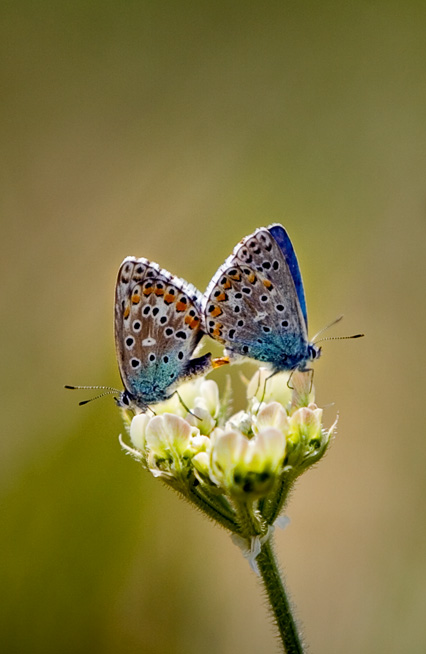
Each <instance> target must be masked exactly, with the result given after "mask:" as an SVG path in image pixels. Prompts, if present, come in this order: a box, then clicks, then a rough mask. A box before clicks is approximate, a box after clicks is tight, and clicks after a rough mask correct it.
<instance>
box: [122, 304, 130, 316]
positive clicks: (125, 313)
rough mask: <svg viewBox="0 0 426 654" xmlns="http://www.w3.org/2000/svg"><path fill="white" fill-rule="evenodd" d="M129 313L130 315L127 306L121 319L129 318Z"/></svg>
mask: <svg viewBox="0 0 426 654" xmlns="http://www.w3.org/2000/svg"><path fill="white" fill-rule="evenodd" d="M129 313H130V307H129V305H127V307H126V308H125V309H124V313H123V318H127V317H128V316H129Z"/></svg>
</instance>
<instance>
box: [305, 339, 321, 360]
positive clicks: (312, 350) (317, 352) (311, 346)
mask: <svg viewBox="0 0 426 654" xmlns="http://www.w3.org/2000/svg"><path fill="white" fill-rule="evenodd" d="M308 356H309V360H310V361H314V360H315V359H319V358H320V356H321V347H318V345H315V343H308Z"/></svg>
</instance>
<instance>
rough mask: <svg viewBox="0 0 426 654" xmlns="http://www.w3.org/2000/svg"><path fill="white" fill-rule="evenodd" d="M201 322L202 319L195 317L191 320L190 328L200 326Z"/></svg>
mask: <svg viewBox="0 0 426 654" xmlns="http://www.w3.org/2000/svg"><path fill="white" fill-rule="evenodd" d="M199 324H200V319H199V318H193V319H192V320H191V322H190V323H189V328H190V329H195V328H196V327H198V325H199Z"/></svg>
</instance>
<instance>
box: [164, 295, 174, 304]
mask: <svg viewBox="0 0 426 654" xmlns="http://www.w3.org/2000/svg"><path fill="white" fill-rule="evenodd" d="M175 300H176V298H175V296H174V295H172V294H171V293H167V295H165V296H164V302H165V303H166V304H171V303H172V302H174V301H175Z"/></svg>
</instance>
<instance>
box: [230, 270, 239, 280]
mask: <svg viewBox="0 0 426 654" xmlns="http://www.w3.org/2000/svg"><path fill="white" fill-rule="evenodd" d="M229 276H230V278H231V279H235V281H236V282H240V281H241V273H240V272H238V271H237V272H236V273H235V275H229Z"/></svg>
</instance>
